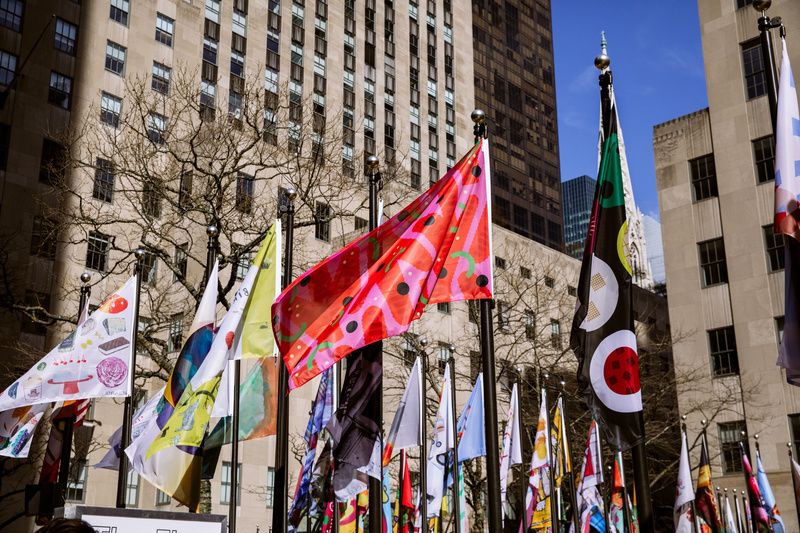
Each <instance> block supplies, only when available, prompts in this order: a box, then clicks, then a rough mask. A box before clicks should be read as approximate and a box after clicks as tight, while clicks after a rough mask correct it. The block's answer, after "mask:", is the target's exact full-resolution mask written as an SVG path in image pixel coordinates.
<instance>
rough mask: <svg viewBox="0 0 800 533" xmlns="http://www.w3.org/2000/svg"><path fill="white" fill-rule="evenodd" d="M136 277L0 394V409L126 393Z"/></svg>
mask: <svg viewBox="0 0 800 533" xmlns="http://www.w3.org/2000/svg"><path fill="white" fill-rule="evenodd" d="M135 307H136V277H135V276H134V277H132V278H130V279H129V280H128V281H127V282H126V283H125V285H123V286H122V287H121V288H120V289H119V290H118V291H116V292H115V293H113V294H112V295H111V296H109V297H108V298H107V299H106V301H105V302H103V303H102V304H101V305H100V307H98V308H97V310H96V311H95V312H94V313H92V314H91V315H90V316H89V318H87V319H86V321H85V322H83V323H82V324H81V325H80V326H78V327H77V328H76V329H75V331H73V332H72V333H71V334H70V335H69V337H67V338H66V339H64V340H63V341H61V343H60V344H59V345H58V346H56V347H55V348H53V349H52V350H51V351H50V353H48V354H47V355H45V356H44V357H43V358H42V359H41V360H40V361H39V362H38V363H36V365H35V366H34V367H33V368H31V369H30V370H29V371H28V372H26V373H25V374H24V375H23V376H22V377H21V378H19V379H18V380H16V381H15V382H14V383H12V384H11V386H10V387H8V388H7V389H6V390H5V391H3V393H2V394H0V411H6V410H8V409H14V408H16V407H23V406H25V405H35V404H39V403H49V402H55V401H71V400H83V399H86V398H104V397H123V396H128V395H130V382H131V380H130V376H129V374H128V371H129V369H130V366H131V355H132V352H131V342H132V340H133V337H132V335H133V332H134V331H135V326H134V324H133V313H134V309H135Z"/></svg>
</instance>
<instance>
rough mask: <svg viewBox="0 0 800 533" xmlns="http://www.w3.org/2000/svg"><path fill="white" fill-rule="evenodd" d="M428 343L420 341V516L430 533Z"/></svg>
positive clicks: (425, 532) (423, 340)
mask: <svg viewBox="0 0 800 533" xmlns="http://www.w3.org/2000/svg"><path fill="white" fill-rule="evenodd" d="M427 344H428V341H427V340H425V339H422V340H420V345H421V346H422V350H420V372H421V374H422V375H421V377H420V385H419V386H420V389H421V390H420V399H419V410H420V413H419V438H420V442H421V443H422V444H421V445H420V447H419V516H420V518H421V522H420V531H421V532H422V533H428V454H427V453H426V452H427V450H428V353H427V352H426V351H425V346H426V345H427Z"/></svg>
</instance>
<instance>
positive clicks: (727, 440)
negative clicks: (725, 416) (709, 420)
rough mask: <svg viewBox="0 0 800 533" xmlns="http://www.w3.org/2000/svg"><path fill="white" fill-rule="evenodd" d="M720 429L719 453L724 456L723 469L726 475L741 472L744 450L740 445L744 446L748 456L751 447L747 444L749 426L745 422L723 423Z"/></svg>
mask: <svg viewBox="0 0 800 533" xmlns="http://www.w3.org/2000/svg"><path fill="white" fill-rule="evenodd" d="M718 427H719V452H720V455H721V456H722V467H723V469H724V471H725V473H726V474H730V473H733V472H741V471H742V470H743V468H742V449H741V447H740V445H739V443H741V444H742V445H744V451H745V453H747V454H748V455H750V453H749V451H750V450H749V446H748V442H747V425H746V424H745V422H744V420H736V421H735V422H723V423H721V424H718Z"/></svg>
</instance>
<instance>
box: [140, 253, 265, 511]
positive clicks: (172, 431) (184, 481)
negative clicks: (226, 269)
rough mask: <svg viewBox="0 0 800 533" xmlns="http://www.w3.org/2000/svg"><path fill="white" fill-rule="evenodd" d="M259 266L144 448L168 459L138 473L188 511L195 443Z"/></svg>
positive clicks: (196, 480)
mask: <svg viewBox="0 0 800 533" xmlns="http://www.w3.org/2000/svg"><path fill="white" fill-rule="evenodd" d="M259 254H260V252H259ZM259 268H260V264H258V263H256V264H254V265H252V266H251V267H250V269H249V270H248V271H247V275H246V276H245V278H244V280H243V281H242V284H241V285H240V287H239V290H238V291H236V295H235V296H234V298H233V300H232V301H231V305H230V308H229V309H228V312H227V313H226V314H225V317H224V318H223V319H222V323H221V324H220V326H219V330H218V331H217V333H216V335H215V336H214V340H213V342H212V343H211V348H210V349H209V350H208V355H207V356H206V357H205V358H204V359H203V361H202V363H201V364H200V367H199V368H198V369H197V372H196V373H195V374H194V376H192V379H191V380H190V381H189V382H188V384H187V385H186V389H185V391H184V392H183V394H182V395H181V397H180V400H179V401H178V403H177V405H176V406H175V410H174V412H173V413H172V416H170V417H169V419H168V420H167V422H166V424H165V425H164V426H163V428H162V430H161V433H160V434H159V435H158V437H157V438H156V439H155V440H154V441H152V442H151V443H150V445H149V446H148V447H147V448H146V453H145V460H150V459H151V458H153V457H158V456H160V457H161V458H162V463H164V461H163V459H166V458H169V462H168V463H166V464H163V465H162V466H163V468H160V469H159V470H158V471H154V472H149V471H145V472H144V473H142V472H140V474H141V475H142V476H143V477H144V478H145V479H147V480H148V481H149V482H150V483H151V484H153V485H155V486H156V487H158V488H159V489H161V490H162V491H164V492H166V493H167V494H169V495H171V496H172V497H173V498H175V499H176V500H178V501H179V502H181V503H183V504H184V505H186V506H187V507H189V509H190V510H196V509H197V507H198V505H199V503H200V475H201V456H200V451H201V445H202V443H203V438H204V436H205V433H206V428H207V426H208V422H209V420H210V418H211V410H212V408H213V406H214V401H215V399H216V395H217V390H218V388H219V384H220V380H221V379H222V372H223V370H224V368H225V365H226V364H227V362H228V359H229V358H230V356H231V355H232V354H233V353H235V346H234V340H235V339H236V332H237V331H238V330H239V327H240V324H241V317H242V314H243V312H244V307H245V304H246V303H247V299H248V296H249V294H250V290H251V289H252V286H253V282H254V281H255V277H256V274H257V272H258V270H259ZM129 450H130V448H129V449H128V450H126V452H128V451H129Z"/></svg>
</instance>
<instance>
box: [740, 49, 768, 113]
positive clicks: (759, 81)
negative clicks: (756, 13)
mask: <svg viewBox="0 0 800 533" xmlns="http://www.w3.org/2000/svg"><path fill="white" fill-rule="evenodd" d="M742 67H743V68H744V86H745V92H746V93H747V99H748V100H752V99H753V98H758V97H759V96H763V95H765V94H766V93H767V76H766V73H765V72H764V60H763V58H762V57H761V43H760V42H758V41H750V42H748V43H745V44H743V45H742Z"/></svg>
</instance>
